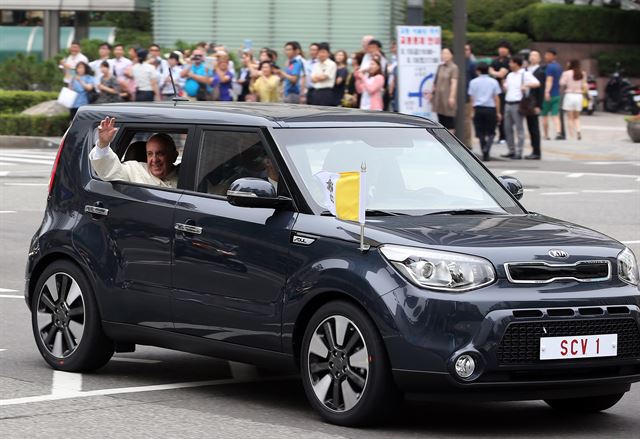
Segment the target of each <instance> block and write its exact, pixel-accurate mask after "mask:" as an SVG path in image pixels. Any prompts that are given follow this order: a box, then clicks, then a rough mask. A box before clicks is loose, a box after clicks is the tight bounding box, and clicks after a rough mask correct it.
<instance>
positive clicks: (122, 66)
mask: <svg viewBox="0 0 640 439" xmlns="http://www.w3.org/2000/svg"><path fill="white" fill-rule="evenodd" d="M130 65H131V60H130V59H129V58H127V57H125V56H124V46H123V45H122V44H116V45H115V46H113V71H114V73H115V75H116V79H118V81H120V80H122V79H125V78H126V77H125V75H124V71H125V70H126V69H127V67H129V66H130Z"/></svg>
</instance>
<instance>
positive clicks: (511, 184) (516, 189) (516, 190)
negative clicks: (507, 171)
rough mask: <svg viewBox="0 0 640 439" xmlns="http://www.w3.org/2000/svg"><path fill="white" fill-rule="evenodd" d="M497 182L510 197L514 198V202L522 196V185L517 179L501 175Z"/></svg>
mask: <svg viewBox="0 0 640 439" xmlns="http://www.w3.org/2000/svg"><path fill="white" fill-rule="evenodd" d="M498 180H500V183H502V186H504V187H505V188H506V189H507V190H508V191H509V192H511V195H513V196H514V197H516V200H519V199H521V198H522V195H524V189H523V187H522V183H521V182H520V180H518V179H517V178H515V177H512V176H510V175H501V176H500V177H498Z"/></svg>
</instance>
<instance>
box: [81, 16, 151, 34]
mask: <svg viewBox="0 0 640 439" xmlns="http://www.w3.org/2000/svg"><path fill="white" fill-rule="evenodd" d="M100 15H101V18H100V19H98V20H92V21H91V23H92V25H94V26H95V25H98V26H115V27H117V28H119V29H132V30H139V31H144V32H151V13H149V12H105V13H102V14H100Z"/></svg>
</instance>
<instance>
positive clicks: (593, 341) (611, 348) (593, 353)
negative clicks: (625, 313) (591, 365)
mask: <svg viewBox="0 0 640 439" xmlns="http://www.w3.org/2000/svg"><path fill="white" fill-rule="evenodd" d="M617 355H618V334H605V335H583V336H577V337H542V338H540V359H541V360H569V359H574V358H594V357H615V356H617Z"/></svg>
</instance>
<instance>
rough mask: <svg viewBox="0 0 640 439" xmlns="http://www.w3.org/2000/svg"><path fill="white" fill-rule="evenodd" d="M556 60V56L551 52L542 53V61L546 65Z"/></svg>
mask: <svg viewBox="0 0 640 439" xmlns="http://www.w3.org/2000/svg"><path fill="white" fill-rule="evenodd" d="M555 59H556V56H555V55H554V54H553V53H551V52H545V53H544V60H545V62H546V63H547V64H548V63H550V62H552V61H554V60H555Z"/></svg>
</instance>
